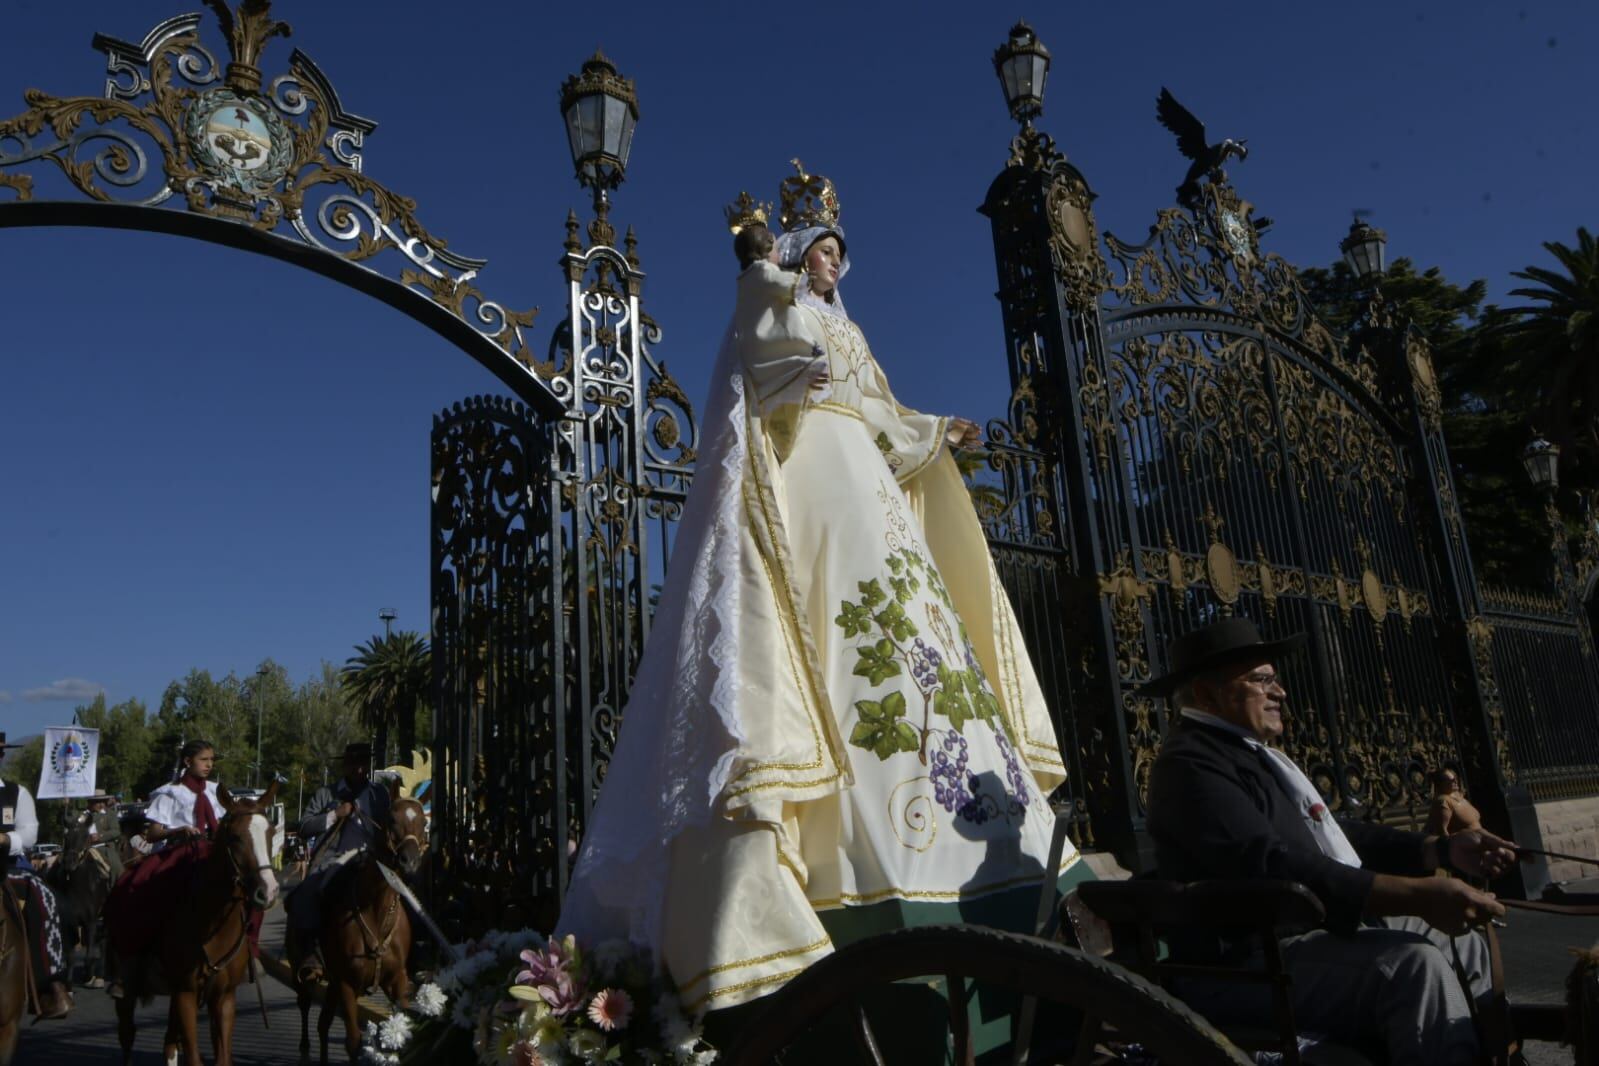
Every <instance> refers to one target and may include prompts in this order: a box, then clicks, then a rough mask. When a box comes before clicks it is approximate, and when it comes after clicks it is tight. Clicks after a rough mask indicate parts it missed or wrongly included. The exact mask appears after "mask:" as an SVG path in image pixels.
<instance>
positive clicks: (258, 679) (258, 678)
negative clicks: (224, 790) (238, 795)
mask: <svg viewBox="0 0 1599 1066" xmlns="http://www.w3.org/2000/svg"><path fill="white" fill-rule="evenodd" d="M267 673H268V671H267V668H266V667H265V666H260V667H257V668H256V671H255V764H254V765H253V766H251V767H250V787H251V788H257V787H259V785H260V782H259V780H257V779H258V778H259V777H260V774H261V711H262V709H263V708H264V707H265V706H266V696H265V694H264V693H262V691H261V683H262V681H263V679H264V678H265V677H266V676H267Z"/></svg>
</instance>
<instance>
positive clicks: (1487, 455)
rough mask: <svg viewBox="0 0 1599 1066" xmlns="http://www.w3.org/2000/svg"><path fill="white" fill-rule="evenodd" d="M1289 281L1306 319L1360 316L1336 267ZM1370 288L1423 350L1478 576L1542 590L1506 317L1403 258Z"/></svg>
mask: <svg viewBox="0 0 1599 1066" xmlns="http://www.w3.org/2000/svg"><path fill="white" fill-rule="evenodd" d="M1299 276H1300V280H1301V282H1302V283H1303V284H1304V286H1305V289H1306V293H1307V294H1308V296H1309V297H1310V300H1311V303H1312V304H1313V306H1314V307H1315V308H1316V313H1317V314H1318V315H1319V316H1320V317H1321V319H1322V321H1323V322H1325V323H1326V324H1327V325H1328V326H1330V327H1331V328H1333V329H1334V331H1336V332H1347V331H1348V330H1349V329H1350V328H1351V327H1352V326H1354V325H1355V323H1356V322H1357V321H1358V320H1359V319H1360V318H1361V316H1362V315H1363V314H1364V312H1365V310H1366V307H1367V304H1368V303H1369V301H1370V290H1369V288H1368V287H1366V286H1363V285H1362V284H1360V283H1359V282H1358V281H1357V280H1356V278H1355V277H1354V275H1353V273H1352V272H1351V271H1350V270H1349V267H1348V266H1347V265H1346V264H1344V263H1342V262H1338V263H1335V264H1334V265H1333V266H1332V267H1331V268H1328V269H1323V268H1320V267H1309V268H1306V269H1304V270H1301V271H1300V274H1299ZM1380 286H1381V290H1382V295H1383V296H1384V298H1386V299H1387V300H1388V301H1390V302H1391V303H1392V304H1393V306H1394V316H1395V319H1396V320H1397V321H1398V322H1400V323H1405V322H1409V323H1411V324H1412V325H1413V327H1414V328H1415V329H1417V330H1418V331H1420V333H1421V334H1422V335H1423V336H1424V337H1426V339H1427V342H1428V344H1429V345H1430V346H1431V348H1432V353H1433V364H1434V367H1435V369H1436V370H1437V373H1438V379H1439V386H1440V388H1441V390H1442V392H1443V402H1444V437H1445V439H1446V440H1447V441H1448V443H1449V457H1450V462H1451V464H1452V466H1453V470H1454V475H1455V488H1456V491H1457V494H1458V496H1459V500H1460V509H1461V513H1462V514H1463V515H1464V517H1465V520H1466V528H1467V533H1468V537H1469V540H1470V544H1471V549H1472V559H1473V561H1474V562H1475V563H1476V566H1477V574H1478V577H1479V578H1480V579H1481V580H1482V581H1484V582H1487V583H1489V584H1500V585H1513V586H1520V587H1529V586H1530V587H1542V586H1544V585H1547V583H1548V581H1549V577H1550V573H1551V571H1550V557H1549V553H1548V552H1547V551H1546V550H1544V546H1545V545H1547V544H1548V540H1549V534H1548V528H1547V526H1546V525H1545V523H1544V518H1543V507H1542V502H1541V501H1540V499H1539V497H1538V493H1537V490H1536V489H1535V488H1534V487H1533V486H1532V485H1531V484H1530V483H1529V482H1528V480H1527V475H1526V473H1525V471H1524V470H1523V469H1522V466H1521V450H1522V449H1523V448H1524V447H1526V445H1527V442H1528V440H1529V439H1530V434H1531V428H1530V425H1529V418H1530V413H1529V411H1528V410H1527V408H1526V406H1525V405H1524V404H1522V403H1520V402H1517V400H1516V398H1515V397H1514V396H1512V395H1511V394H1509V393H1508V392H1507V391H1506V390H1505V388H1504V387H1503V380H1502V378H1503V375H1502V367H1503V365H1504V363H1505V359H1506V336H1505V334H1504V332H1503V330H1504V325H1505V323H1506V322H1507V321H1508V317H1507V313H1506V312H1504V311H1502V310H1500V309H1499V308H1497V307H1495V306H1493V305H1491V304H1490V305H1486V306H1485V305H1484V304H1483V300H1484V298H1485V296H1486V295H1487V284H1486V283H1485V282H1483V281H1481V280H1478V281H1473V282H1471V283H1470V284H1467V285H1464V286H1461V285H1456V284H1454V283H1453V282H1450V281H1449V280H1448V279H1446V278H1445V277H1444V276H1443V274H1442V272H1441V271H1440V270H1439V269H1438V268H1437V267H1430V268H1428V269H1426V270H1422V271H1418V270H1417V269H1416V266H1415V264H1414V263H1413V262H1412V261H1411V260H1409V259H1405V258H1400V259H1396V260H1394V262H1393V263H1392V264H1390V265H1389V267H1388V269H1387V271H1386V272H1385V273H1384V275H1383V277H1382V279H1381V281H1380ZM1394 354H1395V355H1397V353H1394ZM1529 549H1530V550H1529Z"/></svg>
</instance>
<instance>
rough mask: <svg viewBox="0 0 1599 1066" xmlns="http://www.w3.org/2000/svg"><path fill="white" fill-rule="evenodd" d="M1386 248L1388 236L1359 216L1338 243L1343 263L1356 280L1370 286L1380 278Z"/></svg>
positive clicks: (1383, 267)
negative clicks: (1346, 264) (1342, 254)
mask: <svg viewBox="0 0 1599 1066" xmlns="http://www.w3.org/2000/svg"><path fill="white" fill-rule="evenodd" d="M1387 248H1388V234H1386V233H1384V232H1383V231H1382V230H1380V229H1378V228H1377V227H1376V226H1373V225H1371V224H1370V223H1368V222H1367V221H1366V220H1365V219H1363V218H1361V217H1360V216H1358V215H1357V216H1355V221H1354V222H1353V223H1352V224H1351V225H1350V227H1349V235H1348V236H1346V237H1345V238H1344V239H1343V240H1341V241H1339V242H1338V250H1339V251H1341V252H1343V253H1344V262H1346V263H1348V264H1349V269H1350V271H1351V272H1353V273H1354V275H1355V277H1356V279H1358V280H1359V281H1361V282H1362V283H1365V284H1372V283H1374V282H1376V281H1377V279H1379V278H1381V277H1382V274H1383V270H1384V269H1385V265H1386V264H1385V263H1384V261H1383V253H1384V252H1385V251H1386V250H1387Z"/></svg>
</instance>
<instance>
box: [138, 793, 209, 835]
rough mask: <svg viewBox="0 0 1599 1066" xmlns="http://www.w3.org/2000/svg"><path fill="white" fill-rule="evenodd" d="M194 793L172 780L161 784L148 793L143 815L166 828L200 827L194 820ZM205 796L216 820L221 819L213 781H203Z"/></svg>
mask: <svg viewBox="0 0 1599 1066" xmlns="http://www.w3.org/2000/svg"><path fill="white" fill-rule="evenodd" d="M195 798H196V797H195V794H194V793H193V792H190V791H189V790H188V789H187V788H185V787H184V786H183V785H180V784H177V783H176V782H174V783H173V784H170V785H162V786H161V787H160V788H158V789H156V790H155V791H154V792H152V793H150V802H149V803H148V804H147V805H146V806H145V808H144V817H145V820H146V821H149V822H159V823H160V824H162V825H164V826H166V827H167V828H168V829H176V828H177V827H178V826H180V825H186V826H189V827H190V828H191V829H198V828H200V827H199V826H198V825H197V824H196V823H195V820H194V801H195ZM205 798H206V800H207V801H209V802H210V804H211V811H212V813H214V814H215V815H216V818H217V821H218V822H220V821H222V817H223V813H224V812H223V810H222V801H221V800H219V799H217V785H216V782H215V781H207V782H206V783H205Z"/></svg>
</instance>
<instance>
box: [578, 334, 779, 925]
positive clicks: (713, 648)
mask: <svg viewBox="0 0 1599 1066" xmlns="http://www.w3.org/2000/svg"><path fill="white" fill-rule="evenodd" d="M737 339H738V338H737V334H736V333H735V330H734V327H733V324H732V323H729V324H728V328H727V331H726V333H725V334H724V335H723V338H722V346H721V350H720V351H719V352H718V353H717V356H716V365H715V369H714V370H713V371H712V372H711V387H710V396H709V399H708V401H707V403H706V407H705V415H704V419H703V421H702V422H701V426H702V432H701V436H700V452H699V457H698V461H697V462H696V464H695V474H694V482H693V485H692V486H691V487H690V489H689V493H688V499H687V502H686V504H685V506H684V508H683V517H682V520H681V524H680V525H679V527H678V531H677V539H676V542H675V543H674V545H673V549H672V559H671V565H670V566H669V567H668V568H667V577H666V584H665V587H664V588H663V589H662V591H661V598H660V601H659V607H658V608H657V611H656V614H655V618H654V621H653V622H652V623H651V628H650V637H649V639H648V640H647V641H646V643H645V646H644V653H643V656H642V658H641V660H640V662H639V667H638V673H637V675H636V676H635V677H634V679H633V686H632V689H631V692H632V696H631V697H630V698H629V700H628V703H627V706H626V708H625V710H624V711H623V714H622V726H621V732H620V735H619V737H618V740H617V745H616V750H615V752H614V753H613V754H612V756H611V762H610V767H609V769H608V770H607V772H606V781H607V783H608V787H606V788H604V789H602V790H601V793H600V798H599V802H598V804H597V805H596V807H595V810H594V813H593V817H592V818H591V819H590V821H589V824H588V826H587V828H586V831H585V833H584V836H583V844H582V848H581V850H580V851H579V853H578V860H577V866H576V869H575V872H574V876H573V878H572V883H571V885H570V886H569V887H568V889H567V895H566V901H565V905H564V907H563V908H562V911H561V917H560V921H559V923H558V929H559V931H560V932H561V933H562V934H565V933H576V934H577V935H578V937H579V938H580V939H582V940H584V941H586V942H587V943H590V944H593V943H597V942H599V941H602V940H608V939H615V938H625V939H628V940H631V941H633V942H634V943H638V944H647V945H649V946H650V947H651V948H652V949H658V948H659V945H660V944H661V943H662V931H661V918H662V909H663V904H664V902H665V899H664V897H665V886H666V880H667V873H668V860H669V856H670V852H671V846H672V841H673V840H674V839H675V838H676V837H677V836H678V834H679V833H681V832H682V831H683V830H684V829H685V828H689V827H691V826H696V825H704V824H707V823H709V822H710V820H711V819H712V817H713V816H715V815H716V812H715V809H714V806H713V803H714V799H715V797H716V796H717V795H719V794H720V792H721V791H722V788H723V786H724V785H725V784H726V782H727V777H728V774H729V772H730V769H731V765H732V761H733V758H734V755H735V753H736V749H737V746H738V743H739V741H740V740H741V739H742V737H741V735H740V731H739V726H738V711H737V703H738V696H737V691H736V690H737V686H738V683H739V677H738V670H737V668H736V663H737V661H738V640H739V581H738V575H739V549H740V525H739V513H740V511H739V509H740V506H741V501H742V498H743V497H742V491H741V487H740V478H741V474H742V470H743V467H744V463H745V460H746V455H747V448H748V441H747V440H746V439H745V408H744V404H745V398H744V375H743V370H742V367H741V365H740V363H739V359H738V355H737ZM708 710H709V711H710V712H712V713H707V711H708ZM640 813H645V814H646V815H647V816H646V817H642V818H641V817H639V815H640ZM651 815H652V816H651Z"/></svg>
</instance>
